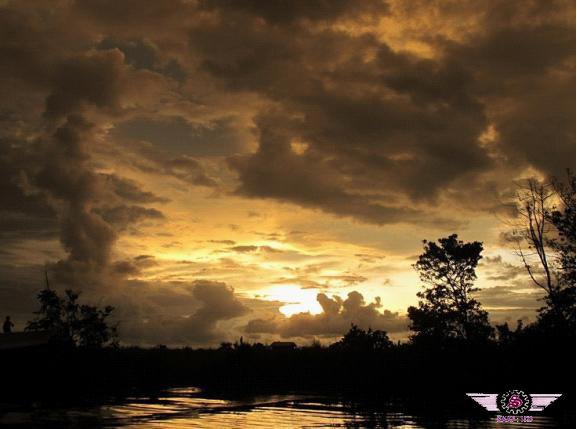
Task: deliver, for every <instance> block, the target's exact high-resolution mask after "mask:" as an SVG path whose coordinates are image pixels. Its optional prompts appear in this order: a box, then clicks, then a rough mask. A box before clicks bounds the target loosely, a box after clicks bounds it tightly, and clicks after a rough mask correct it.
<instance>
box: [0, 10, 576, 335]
mask: <svg viewBox="0 0 577 429" xmlns="http://www.w3.org/2000/svg"><path fill="white" fill-rule="evenodd" d="M126 17H130V19H126ZM574 22H575V5H574V2H570V1H567V0H555V1H550V2H543V1H541V0H529V1H526V2H523V3H522V4H520V3H515V2H510V1H508V0H489V1H480V0H471V1H467V2H446V1H429V0H415V1H412V2H410V4H409V3H407V2H405V1H402V0H387V1H384V0H383V1H381V0H367V1H362V2H358V1H352V0H335V1H324V0H318V1H317V0H294V1H284V0H278V1H277V0H274V1H253V0H239V1H228V0H202V1H188V0H166V1H162V2H159V1H151V0H142V1H136V0H126V1H117V0H114V1H113V0H98V1H97V0H79V1H73V2H70V1H57V2H54V1H42V0H40V1H35V2H19V1H12V0H7V1H3V2H1V6H0V55H1V57H2V58H3V59H4V61H1V62H0V89H1V90H2V98H1V99H0V196H1V198H2V207H0V244H1V246H0V248H1V249H0V253H1V254H2V256H3V261H2V263H1V264H0V273H3V274H4V273H5V274H6V275H5V276H4V275H3V276H2V280H0V298H2V299H0V312H1V311H9V312H11V313H14V314H15V315H16V316H15V320H17V321H21V320H24V319H25V318H26V317H28V316H26V312H27V311H28V312H29V310H30V308H31V307H33V305H32V304H31V303H30V302H29V301H30V300H31V299H32V298H33V295H34V294H33V292H32V291H33V290H35V288H38V287H40V286H41V284H42V271H43V270H42V266H47V267H48V270H49V274H50V276H51V278H53V279H54V283H57V286H62V287H74V288H78V289H83V290H85V291H86V295H87V298H90V299H93V298H94V299H96V300H97V299H99V297H102V296H106V297H107V298H109V299H110V300H111V301H114V302H115V303H116V305H117V307H118V308H119V312H124V313H123V314H124V315H123V316H122V317H121V318H122V326H124V327H125V328H124V334H123V335H125V338H130V340H131V341H133V342H138V341H140V340H142V339H144V338H145V337H146V342H147V343H155V342H172V343H182V344H184V343H185V342H186V341H195V342H197V343H198V344H201V343H202V342H203V341H205V342H206V343H210V342H216V341H217V337H218V336H219V335H223V336H226V335H225V333H226V332H227V330H230V332H231V335H233V334H232V332H234V334H235V335H236V334H238V333H239V332H240V331H239V327H240V326H241V325H244V324H246V323H248V325H247V328H246V329H247V331H248V332H253V333H255V335H256V334H257V333H260V332H262V333H263V334H264V333H269V334H270V335H274V336H279V335H282V336H284V337H292V336H295V337H308V336H315V335H318V336H327V337H330V336H336V335H339V334H341V333H342V332H343V331H346V329H347V328H348V325H349V324H350V323H353V322H354V323H359V324H360V325H362V326H364V327H368V326H369V325H370V326H372V327H373V328H379V329H386V330H389V331H390V332H394V333H397V334H399V335H401V331H402V330H404V329H405V327H406V323H405V321H404V316H403V315H402V311H403V309H404V308H406V307H407V306H408V305H410V304H411V303H414V301H415V292H416V291H417V290H418V283H417V279H416V276H415V273H414V272H412V271H411V269H410V261H408V260H407V259H406V257H407V255H414V254H415V252H417V251H418V250H419V249H418V248H419V243H420V240H421V239H423V238H425V237H427V238H429V239H434V238H436V237H439V236H442V235H447V234H449V233H451V232H454V230H455V229H457V228H458V229H459V232H460V235H461V236H466V237H467V239H471V240H472V239H475V240H477V239H478V240H483V241H484V243H485V246H486V249H487V251H488V252H491V253H490V255H491V257H488V258H485V259H484V260H483V264H482V266H480V267H479V272H480V273H481V275H480V278H479V281H480V282H481V283H483V284H482V286H483V290H484V291H490V290H492V291H493V292H494V293H495V295H494V296H498V297H500V299H502V301H503V302H504V303H506V304H507V306H498V305H497V304H496V302H495V301H494V300H493V299H492V296H491V295H490V292H481V295H482V296H483V298H484V299H486V300H487V303H488V304H487V305H489V303H491V307H492V310H491V311H495V312H496V313H497V312H503V313H502V315H504V316H503V317H505V316H507V314H506V310H505V307H507V308H510V309H511V311H510V313H508V316H507V317H509V316H510V317H513V316H512V315H513V314H515V317H516V316H517V315H520V314H521V313H520V312H521V307H522V310H523V311H531V312H532V311H533V309H532V308H531V306H530V305H529V302H528V301H529V300H530V299H532V297H530V296H529V295H530V293H529V292H528V291H523V290H522V288H521V286H520V285H522V283H523V276H524V275H525V274H524V272H523V270H522V269H520V268H519V267H518V266H517V265H515V263H514V262H512V260H511V258H510V257H507V255H508V254H509V253H508V252H509V251H508V250H507V248H506V243H505V241H506V240H505V238H507V233H506V232H505V231H503V229H506V228H505V227H504V226H503V223H502V222H501V221H500V220H501V218H507V219H508V218H510V217H512V216H514V212H513V211H512V210H511V206H507V205H505V204H504V203H503V202H504V201H509V200H510V199H511V196H512V195H514V183H515V180H517V179H520V178H523V177H528V176H530V175H537V176H542V177H545V176H549V175H560V174H562V172H563V171H564V169H565V168H566V167H568V166H570V165H571V162H570V161H571V160H573V159H574V158H575V144H574V142H575V132H574V117H575V104H574V102H575V100H574V94H575V70H574V69H575V67H574V62H575V58H574V57H575V53H574V47H575V31H574ZM568 163H569V164H568ZM495 214H496V215H497V216H498V217H499V219H495V217H496V216H495ZM499 237H501V239H500V238H499ZM385 255H386V258H387V259H386V261H387V263H386V265H385V264H384V263H383V261H382V259H383V257H385ZM223 256H224V257H223ZM413 259H414V258H413ZM27 270H28V271H30V272H33V273H34V274H29V273H28V274H27ZM20 280H21V281H20ZM203 282H205V283H203ZM384 284H386V285H388V286H386V287H385V286H383V285H384ZM227 285H232V286H234V287H235V289H236V291H237V292H236V294H235V293H233V291H232V289H231V288H230V287H229V286H227ZM392 285H395V286H394V287H393V286H392ZM398 285H406V287H405V286H403V287H397V286H398ZM505 287H506V288H510V289H496V288H505ZM139 288H140V289H139ZM353 289H355V291H353ZM271 290H274V291H276V292H275V293H278V294H279V296H280V297H282V299H281V298H278V299H279V302H281V301H282V302H284V303H285V304H288V303H292V304H291V305H295V306H296V307H294V308H293V309H292V310H290V311H288V310H287V309H284V310H283V311H285V314H287V315H288V316H289V317H287V318H283V317H284V316H280V315H279V314H277V313H278V311H276V310H278V308H275V311H276V313H275V312H273V313H274V314H273V315H272V318H271V315H270V312H269V313H266V312H265V310H264V309H263V308H264V307H266V305H269V304H266V302H264V300H260V299H259V298H258V297H259V296H260V297H263V296H268V295H267V293H268V292H269V291H271ZM19 291H21V292H22V294H21V296H22V298H21V299H17V298H16V297H17V296H18V292H19ZM287 291H288V292H287ZM295 291H296V292H295ZM320 291H322V292H323V293H321V294H319V295H318V299H317V301H315V300H314V296H315V294H316V293H318V292H320ZM290 293H297V294H300V295H299V296H300V298H298V299H297V298H294V297H292V296H288V295H290ZM335 293H336V294H341V293H342V294H345V293H349V296H348V298H347V299H345V300H341V299H340V298H329V294H335ZM361 293H362V295H361ZM310 294H312V297H313V299H311V298H310V297H311V295H310ZM331 296H332V295H331ZM363 296H365V297H367V301H369V300H372V299H374V297H376V296H383V301H384V302H386V303H387V305H390V306H391V307H390V308H391V309H392V308H394V309H395V311H400V313H398V314H397V313H396V312H390V311H389V310H386V309H384V308H381V307H380V301H375V302H371V303H369V304H366V303H365V302H364V300H363ZM241 297H242V298H241ZM269 298H270V297H269ZM275 299H276V298H275ZM25 300H28V302H25ZM299 300H300V301H299ZM516 300H518V301H519V302H521V303H522V305H521V304H520V305H518V306H515V305H513V304H514V302H515V301H516ZM293 301H294V302H293ZM296 301H298V302H296ZM267 302H269V303H270V302H272V301H267ZM179 303H180V304H182V305H180V304H179ZM185 304H186V305H185ZM509 304H511V305H509ZM175 305H176V306H177V307H178V306H179V305H180V307H179V308H178V311H176V312H173V311H172V310H174V306H175ZM319 306H320V307H322V309H323V310H324V311H323V312H322V313H321V314H314V313H315V311H316V310H318V307H319ZM121 308H123V309H122V310H121ZM249 309H250V310H254V309H256V310H255V311H256V312H255V314H252V313H250V318H251V319H253V320H252V321H250V322H249V321H248V320H247V319H248V318H249V313H248V311H249ZM268 310H270V308H268V307H267V311H268ZM258 312H260V313H258ZM295 312H296V313H295ZM257 313H258V314H257ZM265 313H266V314H265ZM500 314H501V313H500ZM499 317H501V316H499ZM152 318H154V319H155V320H156V321H159V324H160V325H161V326H157V325H159V324H158V323H153V321H152ZM19 323H20V322H19ZM153 325H154V326H153ZM155 326H156V327H155ZM121 332H122V329H121ZM143 341H144V340H143Z"/></svg>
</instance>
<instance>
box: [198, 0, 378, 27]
mask: <svg viewBox="0 0 577 429" xmlns="http://www.w3.org/2000/svg"><path fill="white" fill-rule="evenodd" d="M201 4H202V5H203V6H204V7H206V8H207V9H212V10H215V9H216V10H220V11H222V10H225V11H228V10H237V11H242V12H246V13H249V14H252V15H254V16H257V17H261V18H264V19H265V20H266V21H268V22H270V23H271V24H291V23H293V22H295V21H299V20H310V21H332V20H335V19H338V18H341V17H342V18H346V19H351V18H355V17H357V16H358V15H362V14H371V15H372V16H373V17H374V16H376V15H380V14H384V13H386V12H387V10H388V8H387V3H386V2H385V1H382V0H367V1H363V2H356V1H352V0H331V1H327V0H292V1H286V0H271V1H264V2H263V1H258V0H246V1H234V0H204V1H202V2H201Z"/></svg>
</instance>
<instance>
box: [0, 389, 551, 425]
mask: <svg viewBox="0 0 577 429" xmlns="http://www.w3.org/2000/svg"><path fill="white" fill-rule="evenodd" d="M0 425H10V426H14V427H35V426H37V425H38V426H40V425H41V426H43V427H55V428H56V427H73V428H85V427H97V428H98V427H101V428H120V427H121V428H274V429H281V428H325V427H345V428H349V427H350V428H391V427H393V428H492V427H495V428H497V427H499V428H503V427H511V428H521V427H523V428H546V427H557V425H556V424H555V422H554V421H553V420H552V419H550V418H548V417H544V416H534V421H533V422H532V423H523V424H521V423H519V424H513V423H510V424H505V423H497V422H496V421H495V416H494V415H488V416H487V419H485V420H463V419H455V420H451V419H448V420H444V421H432V420H430V419H429V420H425V419H422V418H419V417H416V416H410V415H406V414H403V413H393V412H385V411H377V410H375V411H370V412H367V411H364V412H356V411H354V410H352V409H351V408H350V407H348V406H345V405H343V404H340V403H331V402H329V401H328V400H326V399H324V398H320V397H318V398H315V397H304V396H266V397H260V398H254V399H253V400H251V401H233V400H223V399H209V398H206V397H203V395H202V392H200V391H199V390H197V389H194V388H186V389H171V390H169V391H168V392H167V393H166V395H165V396H163V397H160V398H157V399H154V400H149V399H142V398H132V399H131V400H128V401H127V402H126V403H124V404H120V405H107V406H100V407H94V408H74V409H68V410H45V409H44V410H38V411H35V412H32V413H7V414H4V415H2V416H0Z"/></svg>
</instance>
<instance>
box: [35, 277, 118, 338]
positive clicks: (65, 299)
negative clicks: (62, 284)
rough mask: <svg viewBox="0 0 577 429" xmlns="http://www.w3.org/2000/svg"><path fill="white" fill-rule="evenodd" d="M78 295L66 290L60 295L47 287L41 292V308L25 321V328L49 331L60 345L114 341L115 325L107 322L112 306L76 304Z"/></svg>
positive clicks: (115, 335) (39, 297) (39, 299)
mask: <svg viewBox="0 0 577 429" xmlns="http://www.w3.org/2000/svg"><path fill="white" fill-rule="evenodd" d="M79 297H80V294H79V293H77V292H74V291H72V290H69V289H67V290H66V291H65V292H64V296H62V297H61V296H59V295H58V294H57V293H56V291H54V290H52V289H49V288H46V289H44V290H42V291H40V293H39V294H38V296H37V298H38V301H39V302H40V308H39V309H38V310H37V311H36V312H35V313H34V314H36V315H37V317H36V318H35V319H34V320H31V321H30V322H28V325H27V326H26V330H27V331H47V332H50V333H51V335H52V339H53V341H54V342H56V343H59V344H66V345H75V346H80V347H92V348H98V347H102V346H104V345H108V344H114V343H115V342H116V338H117V332H116V326H112V325H110V324H109V322H108V319H109V317H110V315H111V314H112V312H113V310H114V308H113V307H111V306H106V307H104V308H102V309H101V308H98V307H97V306H91V305H86V304H79V303H78V298H79Z"/></svg>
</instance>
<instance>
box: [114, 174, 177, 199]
mask: <svg viewBox="0 0 577 429" xmlns="http://www.w3.org/2000/svg"><path fill="white" fill-rule="evenodd" d="M103 177H104V180H105V181H106V182H107V185H108V186H110V187H111V188H112V190H113V192H114V193H115V194H116V195H117V196H118V197H120V198H121V199H123V200H125V201H128V202H133V203H141V204H142V203H144V204H147V203H165V202H168V200H167V199H166V198H163V197H159V196H158V195H155V194H153V193H152V192H148V191H144V190H142V189H141V187H140V185H139V184H138V183H136V182H135V181H133V180H130V179H126V178H123V177H120V176H117V175H115V174H103Z"/></svg>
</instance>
